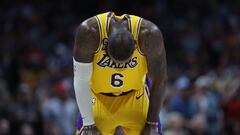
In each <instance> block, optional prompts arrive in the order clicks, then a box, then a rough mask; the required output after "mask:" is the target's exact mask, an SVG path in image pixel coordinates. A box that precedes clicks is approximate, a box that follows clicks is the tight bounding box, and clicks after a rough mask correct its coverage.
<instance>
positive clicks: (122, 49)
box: [107, 29, 135, 61]
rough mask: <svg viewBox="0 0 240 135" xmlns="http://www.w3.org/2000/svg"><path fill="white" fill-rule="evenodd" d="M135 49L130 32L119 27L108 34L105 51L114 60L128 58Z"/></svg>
mask: <svg viewBox="0 0 240 135" xmlns="http://www.w3.org/2000/svg"><path fill="white" fill-rule="evenodd" d="M134 49H135V42H134V38H133V35H132V33H130V32H129V31H127V30H124V29H120V30H117V31H115V32H113V33H111V34H110V37H109V41H108V47H107V53H108V54H109V55H111V56H112V57H113V58H114V59H116V60H120V61H122V60H126V59H128V58H129V57H130V56H131V55H132V53H133V51H134Z"/></svg>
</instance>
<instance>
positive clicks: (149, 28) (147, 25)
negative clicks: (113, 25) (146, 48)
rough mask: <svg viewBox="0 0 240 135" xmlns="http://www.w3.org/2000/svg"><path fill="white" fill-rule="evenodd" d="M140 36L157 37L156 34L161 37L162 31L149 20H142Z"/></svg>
mask: <svg viewBox="0 0 240 135" xmlns="http://www.w3.org/2000/svg"><path fill="white" fill-rule="evenodd" d="M139 34H140V35H145V36H146V35H149V34H150V35H152V34H153V35H155V34H160V35H161V30H160V29H159V28H158V26H157V25H156V24H155V23H153V22H151V21H149V20H147V19H142V23H141V26H140V33H139Z"/></svg>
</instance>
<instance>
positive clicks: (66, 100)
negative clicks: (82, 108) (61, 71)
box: [42, 80, 77, 135]
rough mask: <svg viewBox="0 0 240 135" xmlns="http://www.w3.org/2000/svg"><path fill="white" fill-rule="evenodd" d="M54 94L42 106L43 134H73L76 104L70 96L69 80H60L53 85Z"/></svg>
mask: <svg viewBox="0 0 240 135" xmlns="http://www.w3.org/2000/svg"><path fill="white" fill-rule="evenodd" d="M55 92H56V96H53V97H50V99H49V100H48V101H46V102H45V105H44V106H43V110H42V115H43V119H44V128H45V129H44V131H45V134H58V133H57V130H59V131H60V133H63V134H64V135H73V134H74V132H75V120H76V116H77V106H76V102H75V100H74V99H72V98H71V92H72V86H71V82H69V80H60V81H58V82H57V83H56V85H55Z"/></svg>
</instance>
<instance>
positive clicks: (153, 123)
mask: <svg viewBox="0 0 240 135" xmlns="http://www.w3.org/2000/svg"><path fill="white" fill-rule="evenodd" d="M146 124H148V125H151V126H158V122H151V121H146Z"/></svg>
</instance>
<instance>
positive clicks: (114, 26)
mask: <svg viewBox="0 0 240 135" xmlns="http://www.w3.org/2000/svg"><path fill="white" fill-rule="evenodd" d="M120 29H126V30H128V22H127V20H126V19H118V18H114V17H112V18H111V20H110V26H109V34H111V33H112V32H114V31H117V30H120Z"/></svg>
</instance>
